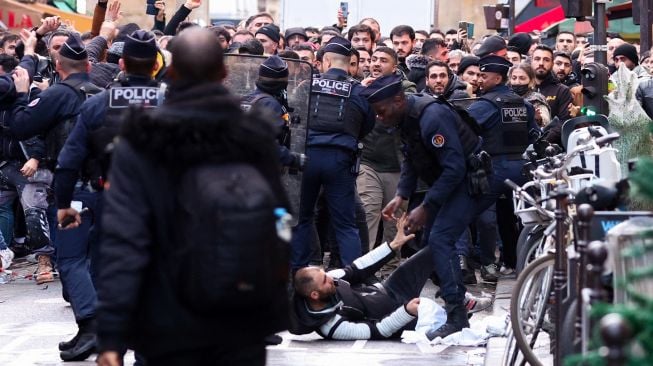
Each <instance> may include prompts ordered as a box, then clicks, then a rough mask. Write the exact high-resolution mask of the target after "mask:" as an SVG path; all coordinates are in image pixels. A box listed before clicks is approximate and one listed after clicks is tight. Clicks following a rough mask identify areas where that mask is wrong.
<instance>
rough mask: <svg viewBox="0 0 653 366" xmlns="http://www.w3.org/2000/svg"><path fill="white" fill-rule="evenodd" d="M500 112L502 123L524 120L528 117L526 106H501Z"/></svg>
mask: <svg viewBox="0 0 653 366" xmlns="http://www.w3.org/2000/svg"><path fill="white" fill-rule="evenodd" d="M501 114H502V120H503V122H504V123H511V122H524V121H526V119H527V118H528V113H527V110H526V107H517V108H502V109H501Z"/></svg>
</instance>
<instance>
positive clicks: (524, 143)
mask: <svg viewBox="0 0 653 366" xmlns="http://www.w3.org/2000/svg"><path fill="white" fill-rule="evenodd" d="M511 67H512V63H510V61H508V60H506V59H505V58H503V57H500V56H485V57H482V58H481V59H480V60H479V70H480V88H481V91H482V94H481V95H480V98H479V100H478V101H476V102H475V103H473V104H472V105H470V106H469V108H468V112H469V114H470V115H471V116H472V117H474V119H476V121H477V122H478V124H479V125H480V126H481V129H482V137H483V150H485V151H486V152H487V153H489V154H490V155H491V156H492V164H493V168H494V173H493V174H492V177H491V180H490V191H491V194H489V195H486V196H484V198H483V199H484V200H486V201H487V203H489V204H490V205H491V204H493V203H494V202H496V200H497V199H498V198H499V196H500V195H502V194H504V193H507V194H509V193H510V190H509V188H508V187H507V186H506V185H505V184H504V181H505V180H506V179H510V180H512V181H513V182H515V183H517V184H521V183H523V181H524V177H523V176H522V175H521V170H522V167H523V165H524V161H523V159H522V157H521V156H522V153H523V152H524V151H525V150H526V148H527V147H528V145H529V144H530V143H532V142H533V141H534V140H535V139H536V138H537V137H538V136H539V128H538V127H537V125H536V124H535V110H534V109H533V106H532V105H531V104H530V103H528V102H526V101H524V99H523V98H522V97H520V96H518V95H517V94H515V93H514V92H512V90H511V89H510V88H509V87H508V86H507V85H506V81H507V79H508V70H509V69H510V68H511ZM502 213H503V212H502V211H500V212H497V214H498V215H501V214H502ZM509 214H510V215H513V214H512V212H510V213H509ZM505 245H506V246H509V245H511V244H510V243H505ZM512 245H514V243H512ZM511 255H512V256H511ZM514 255H515V253H514V250H513V251H511V250H510V248H509V247H508V248H506V249H505V250H504V261H505V262H506V266H507V267H510V268H515V267H514V263H513V262H514V261H515V259H514ZM497 272H498V269H497V268H496V266H495V264H494V263H489V264H487V263H486V264H485V265H484V266H481V275H482V277H484V278H492V277H496V276H497Z"/></svg>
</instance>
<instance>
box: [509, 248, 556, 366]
mask: <svg viewBox="0 0 653 366" xmlns="http://www.w3.org/2000/svg"><path fill="white" fill-rule="evenodd" d="M554 263H555V257H554V255H553V254H550V253H549V254H546V255H545V256H542V257H540V258H537V259H536V260H534V261H533V262H532V263H531V264H529V265H528V266H527V267H526V268H524V270H523V271H522V273H521V274H520V275H519V277H518V278H517V283H516V284H515V287H514V289H513V292H512V297H511V299H510V321H511V325H512V331H513V334H514V337H515V342H516V343H517V347H518V348H519V351H520V352H521V353H522V355H523V356H524V361H525V362H528V363H529V364H530V365H532V366H541V365H542V363H541V362H540V361H539V360H538V357H537V356H536V354H535V352H534V351H533V349H534V348H535V347H536V342H537V339H538V336H539V335H540V334H541V333H542V332H543V331H544V332H546V329H547V328H550V324H548V323H549V320H548V319H547V310H548V309H549V298H550V296H551V289H552V288H553V265H554ZM523 363H524V362H522V364H523Z"/></svg>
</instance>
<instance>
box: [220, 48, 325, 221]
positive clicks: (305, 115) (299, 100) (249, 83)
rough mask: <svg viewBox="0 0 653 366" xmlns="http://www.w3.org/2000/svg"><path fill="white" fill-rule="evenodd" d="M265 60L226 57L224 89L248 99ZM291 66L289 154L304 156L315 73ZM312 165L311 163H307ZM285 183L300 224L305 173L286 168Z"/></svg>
mask: <svg viewBox="0 0 653 366" xmlns="http://www.w3.org/2000/svg"><path fill="white" fill-rule="evenodd" d="M266 58H267V57H264V56H252V55H234V54H227V55H225V56H224V61H225V65H226V67H227V79H226V80H225V81H224V85H225V86H226V87H227V89H229V91H231V93H233V94H235V95H240V96H245V95H248V94H250V93H252V92H253V91H254V89H256V79H257V78H258V70H259V67H260V65H261V63H263V61H265V60H266ZM285 61H286V63H288V72H289V76H288V105H289V106H290V108H292V109H293V111H292V112H290V119H289V122H290V123H289V128H290V150H291V151H293V152H297V153H302V154H303V153H304V152H305V149H306V134H307V133H308V123H309V102H310V101H309V98H310V95H311V84H312V77H313V70H312V68H311V65H310V64H309V63H308V62H305V61H299V60H291V59H285ZM308 164H310V162H308ZM282 181H283V185H284V188H285V189H286V193H287V194H288V199H289V200H290V204H291V208H292V213H293V222H292V225H293V226H294V225H296V224H297V218H298V216H299V201H300V198H301V188H302V173H301V172H300V171H297V170H292V169H288V168H284V171H283V175H282Z"/></svg>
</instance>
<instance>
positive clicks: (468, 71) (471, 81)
mask: <svg viewBox="0 0 653 366" xmlns="http://www.w3.org/2000/svg"><path fill="white" fill-rule="evenodd" d="M478 60H479V58H478V57H476V56H465V57H463V58H462V60H460V65H459V66H458V77H460V79H461V80H462V81H464V82H466V83H467V85H469V86H470V87H471V91H470V90H469V89H468V93H469V94H470V95H476V94H478V75H479V73H480V70H479V68H478Z"/></svg>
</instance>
